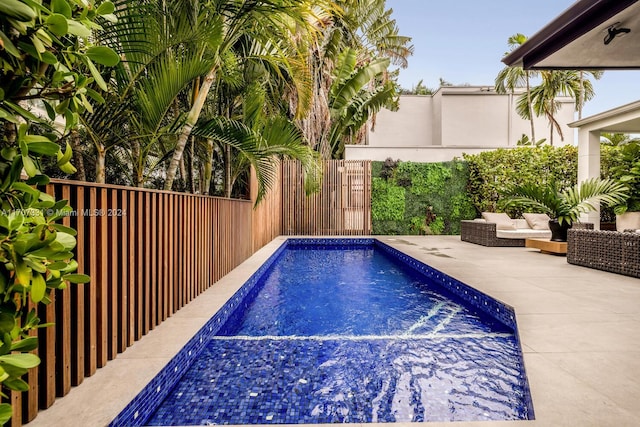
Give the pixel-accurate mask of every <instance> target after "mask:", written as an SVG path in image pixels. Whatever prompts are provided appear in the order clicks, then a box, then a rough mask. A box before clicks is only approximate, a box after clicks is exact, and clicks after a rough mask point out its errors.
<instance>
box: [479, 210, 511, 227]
mask: <svg viewBox="0 0 640 427" xmlns="http://www.w3.org/2000/svg"><path fill="white" fill-rule="evenodd" d="M482 218H484V219H485V220H486V221H487V222H493V223H495V224H496V229H497V230H515V229H516V225H515V223H514V222H513V220H512V219H511V218H509V215H507V214H506V213H497V212H482Z"/></svg>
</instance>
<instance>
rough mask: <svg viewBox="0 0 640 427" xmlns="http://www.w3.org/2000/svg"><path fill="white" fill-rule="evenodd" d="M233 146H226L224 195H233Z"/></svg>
mask: <svg viewBox="0 0 640 427" xmlns="http://www.w3.org/2000/svg"><path fill="white" fill-rule="evenodd" d="M231 159H232V156H231V146H230V145H226V146H225V147H224V196H225V197H231V192H232V191H233V182H232V181H231Z"/></svg>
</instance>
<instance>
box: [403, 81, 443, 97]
mask: <svg viewBox="0 0 640 427" xmlns="http://www.w3.org/2000/svg"><path fill="white" fill-rule="evenodd" d="M400 92H401V93H402V95H433V93H434V92H435V90H434V89H431V88H429V87H427V86H426V85H425V84H424V81H423V80H420V81H418V83H416V84H415V85H414V86H413V87H412V88H411V89H401V91H400Z"/></svg>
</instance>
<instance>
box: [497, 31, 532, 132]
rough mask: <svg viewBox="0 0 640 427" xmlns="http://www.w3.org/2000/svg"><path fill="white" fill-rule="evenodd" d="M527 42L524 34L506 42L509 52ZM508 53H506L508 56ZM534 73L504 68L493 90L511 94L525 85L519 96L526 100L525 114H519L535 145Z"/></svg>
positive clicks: (512, 37) (513, 36)
mask: <svg viewBox="0 0 640 427" xmlns="http://www.w3.org/2000/svg"><path fill="white" fill-rule="evenodd" d="M526 41H527V37H526V36H525V35H524V34H520V33H517V34H514V35H512V36H511V37H509V39H508V40H507V43H508V45H509V47H510V48H511V51H513V50H514V49H515V48H517V47H518V46H521V45H523V44H524V43H525V42H526ZM508 53H509V52H507V54H508ZM536 76H537V73H536V72H535V71H530V70H525V69H524V68H522V67H505V68H503V69H502V70H500V72H499V73H498V76H497V77H496V80H495V89H496V92H497V93H502V94H505V93H511V94H513V93H514V91H515V89H516V88H519V87H522V85H523V84H524V85H525V88H526V92H525V93H524V94H523V95H521V97H520V99H521V100H526V106H527V110H526V111H527V114H520V116H521V117H523V118H525V119H528V120H529V122H530V123H531V141H532V143H534V144H535V143H536V131H535V124H534V116H533V106H532V100H531V78H533V77H536Z"/></svg>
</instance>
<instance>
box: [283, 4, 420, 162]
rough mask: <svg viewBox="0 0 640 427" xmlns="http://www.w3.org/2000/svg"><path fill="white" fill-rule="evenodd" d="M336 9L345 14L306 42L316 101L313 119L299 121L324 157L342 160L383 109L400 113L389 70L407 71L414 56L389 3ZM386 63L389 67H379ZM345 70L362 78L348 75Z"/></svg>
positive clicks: (332, 18) (330, 18)
mask: <svg viewBox="0 0 640 427" xmlns="http://www.w3.org/2000/svg"><path fill="white" fill-rule="evenodd" d="M336 4H337V5H338V6H339V7H340V10H341V12H340V13H333V14H331V15H329V16H326V17H325V19H323V20H318V21H317V26H318V29H319V32H320V34H321V37H319V38H318V39H317V40H314V41H313V42H312V43H308V51H309V53H308V58H309V59H308V66H309V69H310V70H311V77H312V82H311V83H312V86H311V87H312V91H313V92H312V94H313V97H312V98H311V105H310V111H309V114H308V115H307V116H306V117H303V118H299V119H298V120H297V122H298V123H299V125H300V128H301V129H302V130H303V133H304V136H305V138H306V139H307V141H309V144H310V145H311V146H312V147H314V149H315V150H317V151H318V152H320V153H321V155H322V157H324V158H329V157H340V156H341V155H342V147H344V144H345V143H360V142H361V141H362V140H363V139H364V138H365V135H366V128H365V125H366V124H367V122H371V123H372V125H373V123H374V122H375V113H376V112H377V111H379V110H380V109H381V108H383V107H384V108H388V109H390V110H395V109H397V106H398V97H397V94H398V92H399V88H398V85H397V83H396V79H397V72H390V71H389V70H388V68H389V66H390V65H391V64H393V65H397V66H399V67H406V65H407V61H408V57H409V56H410V55H411V54H412V53H413V46H412V45H411V44H410V42H411V39H410V38H409V37H404V36H401V35H399V30H398V27H397V25H396V21H395V20H394V19H392V17H391V16H392V12H393V11H392V10H391V9H387V7H386V2H385V0H361V1H347V0H337V1H336ZM353 58H355V62H354V61H353ZM383 62H386V66H384V67H380V64H381V63H383ZM362 69H365V70H363V71H361V70H362ZM374 69H375V70H376V73H375V74H371V71H372V70H374ZM347 70H351V71H352V72H353V74H354V75H355V74H358V75H357V76H348V75H346V71H347ZM351 77H354V78H351ZM365 77H368V79H365ZM337 97H339V98H337ZM293 103H294V104H295V103H296V101H295V100H294V101H293Z"/></svg>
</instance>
